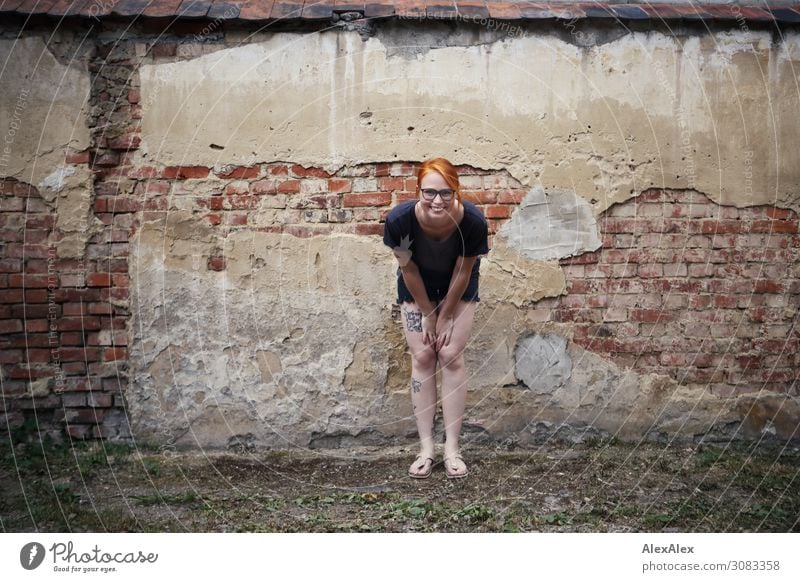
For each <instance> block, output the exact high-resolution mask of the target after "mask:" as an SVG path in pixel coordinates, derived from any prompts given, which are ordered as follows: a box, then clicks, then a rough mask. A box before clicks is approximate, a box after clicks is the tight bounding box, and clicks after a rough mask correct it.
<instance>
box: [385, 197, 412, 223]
mask: <svg viewBox="0 0 800 582" xmlns="http://www.w3.org/2000/svg"><path fill="white" fill-rule="evenodd" d="M416 202H417V201H416V200H406V201H404V202H400V203H399V204H398V205H397V206H395V207H394V208H392V209H391V210H390V211H389V214H387V215H386V221H387V222H389V221H395V220H403V219H404V218H407V217H409V216H410V215H411V213H412V212H414V205H415V204H416Z"/></svg>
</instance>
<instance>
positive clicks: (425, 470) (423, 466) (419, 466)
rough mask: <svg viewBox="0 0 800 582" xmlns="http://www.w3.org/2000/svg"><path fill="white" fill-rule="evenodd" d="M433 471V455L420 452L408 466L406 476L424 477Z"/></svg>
mask: <svg viewBox="0 0 800 582" xmlns="http://www.w3.org/2000/svg"><path fill="white" fill-rule="evenodd" d="M432 471H433V455H428V454H426V453H420V454H419V455H417V458H416V459H415V460H414V462H413V463H411V466H410V467H409V468H408V476H409V477H413V478H414V479H425V478H427V477H430V476H431V472H432Z"/></svg>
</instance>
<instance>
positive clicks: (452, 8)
mask: <svg viewBox="0 0 800 582" xmlns="http://www.w3.org/2000/svg"><path fill="white" fill-rule="evenodd" d="M425 14H426V15H427V16H428V18H455V17H456V16H458V9H457V8H456V5H455V4H453V3H452V2H451V3H448V2H447V1H446V0H434V1H433V2H428V6H427V8H426V9H425Z"/></svg>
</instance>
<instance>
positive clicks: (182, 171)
mask: <svg viewBox="0 0 800 582" xmlns="http://www.w3.org/2000/svg"><path fill="white" fill-rule="evenodd" d="M210 171H211V170H209V169H208V168H207V167H206V166H167V167H166V168H164V170H163V171H162V172H161V176H162V177H163V178H167V179H171V180H191V179H201V178H207V177H208V174H209V172H210Z"/></svg>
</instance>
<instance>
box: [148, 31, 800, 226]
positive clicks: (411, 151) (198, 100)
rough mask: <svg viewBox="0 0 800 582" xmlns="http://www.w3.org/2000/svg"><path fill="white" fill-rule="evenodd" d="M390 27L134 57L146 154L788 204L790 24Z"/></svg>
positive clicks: (596, 199)
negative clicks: (580, 41)
mask: <svg viewBox="0 0 800 582" xmlns="http://www.w3.org/2000/svg"><path fill="white" fill-rule="evenodd" d="M398 26H400V25H398ZM397 30H398V29H397V28H396V27H392V26H388V27H387V28H386V29H385V30H382V29H378V31H377V33H376V34H375V35H374V36H372V37H369V38H368V39H367V40H366V41H363V40H362V39H361V37H360V36H359V35H358V34H357V33H355V32H343V31H338V32H333V31H323V32H319V33H315V34H308V33H306V34H299V33H276V34H273V35H270V36H268V37H266V38H264V40H263V41H262V42H251V43H247V44H242V45H240V46H236V47H232V48H226V49H220V50H217V51H215V52H212V53H209V54H203V55H202V56H199V57H197V58H193V59H190V60H184V61H176V62H158V63H154V64H145V65H143V66H142V67H141V72H140V75H141V88H142V101H143V103H145V104H149V106H148V107H147V111H146V113H145V115H144V118H143V120H142V130H143V132H142V148H141V150H140V151H139V152H138V155H139V156H140V161H142V162H144V161H151V160H152V161H156V162H159V163H163V164H170V165H172V164H174V165H181V164H183V165H192V164H202V165H215V164H222V163H250V162H254V161H272V160H292V161H294V162H297V163H301V164H304V165H314V166H322V167H324V168H326V169H328V170H330V171H335V170H336V169H338V168H340V167H342V166H343V165H346V164H354V163H371V162H378V161H393V160H421V159H424V158H426V157H430V156H434V155H443V156H445V157H447V158H449V159H450V160H451V161H453V162H454V163H457V164H470V165H473V166H475V167H479V168H485V169H494V170H507V171H508V172H509V173H510V174H511V175H512V176H513V177H514V178H516V179H518V180H519V181H520V182H522V183H523V184H525V185H530V186H533V185H540V186H542V187H543V188H544V189H545V190H546V191H549V190H550V189H552V188H559V189H563V190H571V191H574V192H575V193H577V194H578V195H579V196H581V197H583V198H585V199H586V200H587V201H589V202H591V204H592V206H593V209H594V212H595V214H599V213H600V212H602V211H603V210H605V209H606V208H607V207H608V206H610V205H611V204H613V203H615V202H621V201H624V200H626V199H627V198H630V197H631V196H632V195H635V194H636V193H638V192H640V191H642V190H643V189H645V188H648V187H650V186H655V187H666V188H694V189H696V190H699V191H702V192H704V193H706V194H707V195H709V196H710V197H711V198H712V199H713V200H715V201H716V202H718V203H720V204H729V205H737V206H747V205H753V204H765V203H771V204H776V205H779V206H787V207H792V208H795V209H800V201H798V199H797V198H798V194H797V192H798V185H799V184H798V183H799V182H800V169H799V168H800V163H799V162H800V152H798V150H797V148H793V147H790V146H789V144H790V143H792V140H794V139H796V136H797V135H798V129H800V128H799V127H798V124H800V118H798V116H797V115H796V111H797V109H798V92H797V85H796V71H795V67H796V64H797V62H798V59H800V36H798V34H797V33H795V32H793V31H786V32H784V33H783V34H782V35H780V36H778V35H773V34H772V33H771V32H769V31H761V30H750V29H738V28H737V29H734V30H727V31H718V32H709V33H707V34H696V33H695V34H677V33H675V34H672V35H670V34H666V33H664V32H660V31H649V32H630V33H628V34H624V35H623V36H620V37H619V38H616V39H615V40H611V41H609V42H605V43H603V44H598V45H595V46H578V45H577V44H576V43H570V42H567V41H565V40H563V39H562V38H560V37H559V36H558V35H551V34H546V33H533V32H530V31H528V33H526V34H524V35H520V36H507V37H503V36H499V37H495V38H494V42H485V43H481V42H479V41H480V40H481V39H480V38H478V37H475V38H473V42H474V43H475V44H471V45H468V44H466V43H464V46H446V39H442V37H441V35H442V34H448V31H447V30H446V29H444V30H441V29H437V30H436V31H435V32H429V31H425V30H420V29H419V28H417V29H416V30H414V29H408V30H409V31H413V34H412V32H408V33H407V34H406V35H401V34H399V33H398V32H397ZM400 30H405V29H400ZM559 32H560V33H561V35H562V36H563V31H559ZM450 34H453V35H457V34H465V33H463V32H457V31H456V30H454V31H452V32H451V33H450ZM434 35H436V36H434ZM389 41H391V42H393V43H396V44H387V43H388V42H389ZM406 45H413V46H422V47H425V46H436V48H432V49H429V50H426V51H424V52H413V53H411V54H409V53H407V52H404V51H403V50H400V49H402V48H405V46H406ZM437 45H438V46H437ZM211 144H216V145H217V146H223V147H224V149H223V150H219V149H214V148H211V147H210V145H211ZM745 182H746V184H745Z"/></svg>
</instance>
